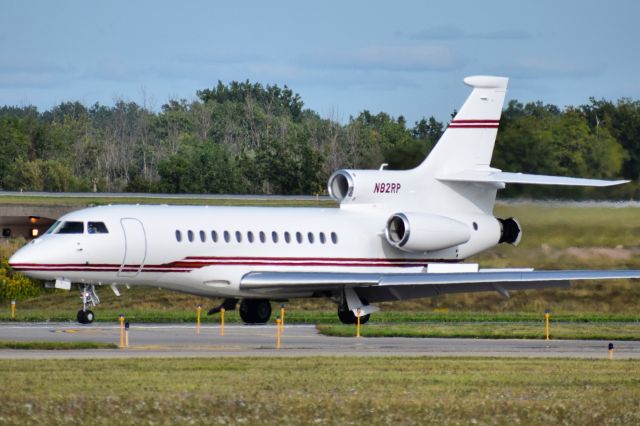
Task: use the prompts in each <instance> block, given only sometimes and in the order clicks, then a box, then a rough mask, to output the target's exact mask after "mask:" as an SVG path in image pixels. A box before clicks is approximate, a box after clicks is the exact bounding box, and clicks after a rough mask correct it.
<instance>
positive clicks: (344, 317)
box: [338, 306, 371, 324]
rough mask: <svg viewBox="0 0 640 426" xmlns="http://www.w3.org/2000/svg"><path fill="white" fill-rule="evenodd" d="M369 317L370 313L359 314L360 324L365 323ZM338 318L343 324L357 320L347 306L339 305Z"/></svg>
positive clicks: (353, 322)
mask: <svg viewBox="0 0 640 426" xmlns="http://www.w3.org/2000/svg"><path fill="white" fill-rule="evenodd" d="M370 317H371V314H367V315H362V316H360V324H366V323H367V321H369V318H370ZM338 318H340V322H342V323H343V324H355V323H356V322H358V320H357V319H356V315H355V314H354V313H353V311H352V310H350V309H349V308H347V307H342V306H341V307H339V308H338Z"/></svg>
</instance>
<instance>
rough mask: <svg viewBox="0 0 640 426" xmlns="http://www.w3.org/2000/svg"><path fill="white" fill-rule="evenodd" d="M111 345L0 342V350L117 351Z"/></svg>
mask: <svg viewBox="0 0 640 426" xmlns="http://www.w3.org/2000/svg"><path fill="white" fill-rule="evenodd" d="M117 348H118V346H116V345H115V344H113V343H100V342H18V341H13V340H0V349H40V350H73V349H117Z"/></svg>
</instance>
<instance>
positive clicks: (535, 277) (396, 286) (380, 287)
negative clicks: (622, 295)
mask: <svg viewBox="0 0 640 426" xmlns="http://www.w3.org/2000/svg"><path fill="white" fill-rule="evenodd" d="M637 278H640V270H573V271H534V270H531V269H526V270H525V269H521V270H518V269H484V270H483V269H481V270H479V271H478V272H452V273H426V272H425V273H394V274H389V273H343V272H250V273H248V274H246V275H245V276H244V277H243V278H242V280H241V282H240V289H241V290H247V291H254V292H257V293H265V294H269V293H278V294H285V293H288V292H292V293H297V292H301V291H332V292H335V291H338V290H342V288H353V289H354V290H356V291H357V293H358V294H360V295H362V296H364V297H366V298H367V300H368V301H370V302H378V301H385V300H404V299H410V298H415V297H425V296H435V295H438V294H446V293H464V292H477V291H497V292H499V293H500V294H502V295H504V296H506V297H508V296H509V293H508V291H509V290H524V289H540V288H548V287H568V286H569V282H570V281H577V280H608V279H637Z"/></svg>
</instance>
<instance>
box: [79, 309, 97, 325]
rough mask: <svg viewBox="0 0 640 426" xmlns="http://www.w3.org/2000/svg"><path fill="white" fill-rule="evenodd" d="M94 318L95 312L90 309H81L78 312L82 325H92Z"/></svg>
mask: <svg viewBox="0 0 640 426" xmlns="http://www.w3.org/2000/svg"><path fill="white" fill-rule="evenodd" d="M94 318H95V316H94V315H93V311H92V310H90V309H87V310H86V311H83V310H82V309H80V310H79V311H78V322H79V323H80V324H91V323H92V322H93V320H94Z"/></svg>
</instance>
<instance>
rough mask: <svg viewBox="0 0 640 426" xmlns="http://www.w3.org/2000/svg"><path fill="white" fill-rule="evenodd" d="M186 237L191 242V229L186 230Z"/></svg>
mask: <svg viewBox="0 0 640 426" xmlns="http://www.w3.org/2000/svg"><path fill="white" fill-rule="evenodd" d="M187 238H188V239H189V242H191V243H192V242H193V231H192V230H191V229H189V230H188V231H187Z"/></svg>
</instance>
